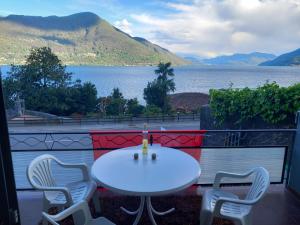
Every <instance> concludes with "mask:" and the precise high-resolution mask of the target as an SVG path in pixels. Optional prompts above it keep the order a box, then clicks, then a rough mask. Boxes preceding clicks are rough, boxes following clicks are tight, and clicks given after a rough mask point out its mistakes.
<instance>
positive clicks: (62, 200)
mask: <svg viewBox="0 0 300 225" xmlns="http://www.w3.org/2000/svg"><path fill="white" fill-rule="evenodd" d="M66 187H67V188H68V189H69V191H70V193H71V196H72V200H73V203H77V202H79V201H81V200H83V199H87V200H90V199H91V198H92V196H93V193H94V192H95V190H96V188H97V185H96V183H95V182H94V181H86V182H83V181H79V182H72V183H69V184H67V185H66ZM45 196H46V198H47V199H48V201H49V202H50V203H51V204H53V205H65V204H66V202H67V201H66V197H65V195H64V194H63V193H62V192H60V191H50V192H49V191H46V192H45Z"/></svg>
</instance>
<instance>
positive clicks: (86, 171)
mask: <svg viewBox="0 0 300 225" xmlns="http://www.w3.org/2000/svg"><path fill="white" fill-rule="evenodd" d="M57 163H58V164H59V165H60V166H61V167H63V168H74V169H80V170H81V172H82V176H83V180H84V181H89V180H91V176H90V174H89V169H88V166H87V165H86V164H85V163H76V164H75V163H74V164H73V163H63V162H61V161H57Z"/></svg>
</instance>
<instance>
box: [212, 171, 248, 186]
mask: <svg viewBox="0 0 300 225" xmlns="http://www.w3.org/2000/svg"><path fill="white" fill-rule="evenodd" d="M252 173H253V170H251V171H249V172H247V173H243V174H237V173H227V172H222V171H220V172H218V173H217V174H216V176H215V180H214V185H213V188H220V184H221V180H222V179H223V178H225V177H228V178H236V179H241V178H246V177H248V176H250V175H251V174H252Z"/></svg>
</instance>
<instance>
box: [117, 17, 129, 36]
mask: <svg viewBox="0 0 300 225" xmlns="http://www.w3.org/2000/svg"><path fill="white" fill-rule="evenodd" d="M114 25H115V27H116V28H118V29H120V30H122V31H124V32H125V33H127V34H130V35H132V30H131V26H132V24H131V23H129V22H128V20H127V19H123V20H117V21H116V22H115V24H114Z"/></svg>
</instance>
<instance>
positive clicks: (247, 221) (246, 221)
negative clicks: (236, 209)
mask: <svg viewBox="0 0 300 225" xmlns="http://www.w3.org/2000/svg"><path fill="white" fill-rule="evenodd" d="M241 224H242V225H252V217H251V214H250V215H248V216H245V217H244V218H243V219H242V221H241Z"/></svg>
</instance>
